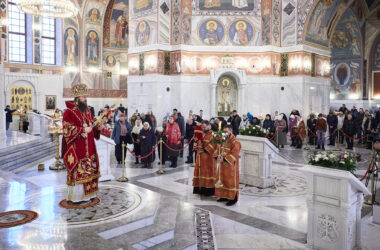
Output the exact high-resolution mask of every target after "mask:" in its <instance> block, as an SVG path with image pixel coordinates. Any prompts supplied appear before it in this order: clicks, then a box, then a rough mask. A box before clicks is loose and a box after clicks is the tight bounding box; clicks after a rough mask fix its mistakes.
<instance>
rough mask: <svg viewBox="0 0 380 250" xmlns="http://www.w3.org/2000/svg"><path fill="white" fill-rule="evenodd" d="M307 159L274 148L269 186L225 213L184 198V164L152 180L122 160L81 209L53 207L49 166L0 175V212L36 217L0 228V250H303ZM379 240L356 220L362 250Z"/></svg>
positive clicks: (375, 229)
mask: <svg viewBox="0 0 380 250" xmlns="http://www.w3.org/2000/svg"><path fill="white" fill-rule="evenodd" d="M310 153H312V151H306V150H294V149H293V148H290V147H286V148H285V149H282V150H281V156H282V157H283V158H284V159H282V160H277V161H276V162H275V163H274V176H275V178H276V186H275V187H273V188H270V189H264V190H263V189H257V188H252V187H249V186H245V185H241V186H240V189H241V191H240V193H241V195H240V199H239V201H238V203H237V204H236V205H235V206H232V207H226V206H225V205H224V204H220V203H218V202H216V199H215V198H212V197H208V198H206V197H199V196H197V195H193V194H192V186H191V184H192V177H193V167H192V166H191V165H190V164H185V163H184V160H185V158H184V159H182V158H179V166H178V167H177V168H176V169H170V168H168V165H169V163H167V166H165V168H164V169H165V170H166V174H164V175H157V174H156V173H155V172H156V171H157V169H158V163H157V162H156V163H155V164H154V168H153V169H144V168H141V165H135V164H134V159H132V157H131V156H130V155H128V156H127V157H128V159H127V164H126V166H127V168H126V175H127V177H128V178H129V182H126V183H121V182H117V181H115V180H112V181H108V182H102V183H100V188H99V189H100V191H99V198H100V199H101V203H100V204H99V205H98V206H96V207H91V208H85V209H81V210H67V209H64V208H61V207H59V206H58V203H59V201H60V200H61V199H63V197H64V196H65V191H66V189H65V181H66V173H65V171H60V172H57V171H51V170H49V169H48V167H47V166H49V165H50V164H51V163H53V161H54V159H50V160H48V161H46V162H45V166H46V168H45V170H44V171H38V170H37V165H35V166H33V167H30V168H27V169H24V170H23V171H19V172H5V171H1V170H0V212H4V211H10V210H18V209H30V210H33V211H36V212H37V213H38V214H39V217H38V218H37V219H36V220H34V221H33V222H31V223H29V224H25V225H22V226H17V227H13V228H2V229H0V249H73V250H74V249H75V250H76V249H107V250H119V249H305V246H306V245H305V244H306V234H307V207H306V197H305V196H306V181H305V178H304V176H303V174H302V173H301V172H300V171H299V169H300V167H301V165H300V163H304V161H305V160H307V155H308V154H310ZM362 153H363V155H366V154H367V153H368V152H365V151H363V152H362ZM368 154H369V153H368ZM364 158H365V157H364ZM111 169H112V174H113V176H114V177H116V178H118V177H119V176H121V171H122V169H121V168H120V166H119V165H117V164H116V162H115V160H113V162H112V168H111ZM359 171H364V170H362V169H359ZM359 174H360V173H359ZM379 235H380V225H376V224H373V223H372V217H371V214H368V215H366V216H365V217H363V223H362V247H363V249H369V250H376V249H379V243H378V240H377V238H378V236H379Z"/></svg>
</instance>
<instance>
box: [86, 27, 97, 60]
mask: <svg viewBox="0 0 380 250" xmlns="http://www.w3.org/2000/svg"><path fill="white" fill-rule="evenodd" d="M86 62H87V66H91V65H98V64H99V35H98V33H97V32H96V31H94V30H90V31H89V32H88V33H87V36H86Z"/></svg>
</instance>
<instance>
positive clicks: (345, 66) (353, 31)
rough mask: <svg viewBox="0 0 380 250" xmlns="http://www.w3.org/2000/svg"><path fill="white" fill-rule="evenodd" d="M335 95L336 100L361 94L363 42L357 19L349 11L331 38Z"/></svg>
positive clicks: (344, 14) (349, 10)
mask: <svg viewBox="0 0 380 250" xmlns="http://www.w3.org/2000/svg"><path fill="white" fill-rule="evenodd" d="M331 46H332V56H331V62H332V72H333V84H334V86H333V93H334V94H335V98H336V99H345V98H349V96H350V95H356V94H359V92H360V84H361V72H362V62H361V51H362V42H361V35H360V28H359V23H358V21H357V19H356V18H355V15H354V13H353V12H352V10H351V9H347V10H346V11H345V12H344V13H343V15H342V17H341V19H340V20H339V22H338V24H337V25H336V27H335V30H334V33H333V35H332V38H331Z"/></svg>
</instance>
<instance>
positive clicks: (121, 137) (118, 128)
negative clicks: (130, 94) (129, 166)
mask: <svg viewBox="0 0 380 250" xmlns="http://www.w3.org/2000/svg"><path fill="white" fill-rule="evenodd" d="M131 130H132V128H131V125H130V124H129V122H128V121H127V120H126V119H125V114H124V113H120V114H119V121H118V122H116V123H115V127H114V129H113V131H112V135H111V139H112V140H113V141H114V142H115V144H116V145H115V156H116V160H117V163H118V164H121V163H122V161H123V159H125V156H126V155H127V149H125V150H124V156H123V149H122V147H123V142H124V144H125V145H127V143H128V138H127V137H128V136H130V134H129V133H130V132H131Z"/></svg>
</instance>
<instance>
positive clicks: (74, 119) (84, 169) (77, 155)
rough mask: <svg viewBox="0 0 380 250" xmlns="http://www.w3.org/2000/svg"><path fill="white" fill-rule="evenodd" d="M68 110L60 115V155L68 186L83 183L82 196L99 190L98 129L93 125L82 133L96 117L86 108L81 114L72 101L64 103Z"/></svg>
mask: <svg viewBox="0 0 380 250" xmlns="http://www.w3.org/2000/svg"><path fill="white" fill-rule="evenodd" d="M66 106H67V110H66V111H65V113H64V114H63V120H62V123H63V139H62V154H63V160H64V162H65V165H66V167H67V182H66V183H67V185H69V186H75V185H77V184H83V186H84V194H85V197H90V196H93V195H94V194H96V193H97V192H98V179H99V177H100V170H99V159H98V154H97V152H96V145H95V140H94V139H97V140H99V138H100V131H99V130H98V129H97V127H95V128H94V129H93V130H92V131H91V132H90V133H88V134H86V133H85V132H84V130H85V127H91V126H92V125H93V123H94V122H95V118H94V117H93V115H92V114H91V112H90V110H89V109H87V110H86V112H85V113H82V112H81V111H80V110H79V109H78V107H77V106H76V104H75V103H74V102H73V101H67V102H66Z"/></svg>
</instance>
